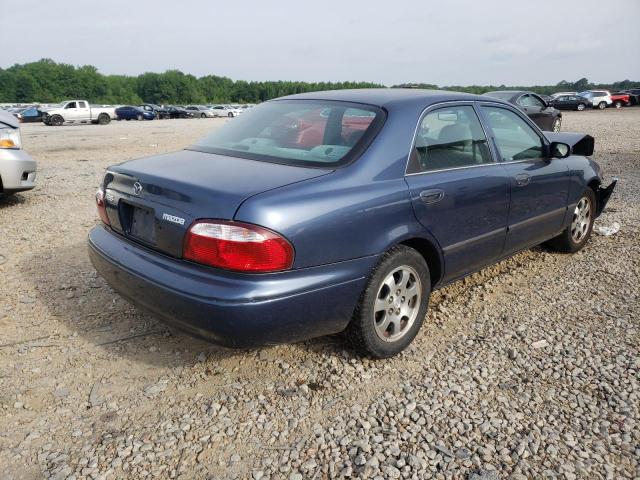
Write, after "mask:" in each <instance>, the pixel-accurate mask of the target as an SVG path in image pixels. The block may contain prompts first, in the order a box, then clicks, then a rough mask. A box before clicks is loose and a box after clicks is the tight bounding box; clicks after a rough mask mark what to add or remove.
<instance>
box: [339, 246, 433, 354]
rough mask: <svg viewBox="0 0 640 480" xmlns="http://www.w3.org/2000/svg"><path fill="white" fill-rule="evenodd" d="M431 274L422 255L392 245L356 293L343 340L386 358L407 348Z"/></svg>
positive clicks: (419, 323) (424, 307)
mask: <svg viewBox="0 0 640 480" xmlns="http://www.w3.org/2000/svg"><path fill="white" fill-rule="evenodd" d="M430 294H431V277H430V275H429V267H428V266H427V263H426V262H425V260H424V258H423V257H422V255H420V254H419V253H418V252H417V251H416V250H414V249H413V248H409V247H406V246H403V245H399V246H396V247H394V248H392V249H391V250H389V251H388V252H387V253H385V254H384V255H383V256H382V258H381V259H380V261H379V262H378V265H377V266H376V267H375V268H374V270H373V272H372V273H371V276H370V277H369V281H368V282H367V285H366V287H365V289H364V291H363V293H362V295H361V297H360V301H359V303H358V306H357V307H356V310H355V312H354V315H353V318H352V320H351V323H349V326H348V327H347V330H346V332H345V333H346V336H347V340H348V341H349V342H350V343H351V344H352V345H353V346H354V347H355V348H356V349H357V350H359V351H360V352H362V353H364V354H366V355H370V356H372V357H374V358H387V357H391V356H393V355H396V354H398V353H400V352H401V351H402V350H404V349H405V348H407V346H409V344H410V343H411V342H412V341H413V339H414V338H415V337H416V335H417V334H418V331H419V330H420V327H421V326H422V322H423V321H424V317H425V315H426V313H427V307H428V305H429V295H430Z"/></svg>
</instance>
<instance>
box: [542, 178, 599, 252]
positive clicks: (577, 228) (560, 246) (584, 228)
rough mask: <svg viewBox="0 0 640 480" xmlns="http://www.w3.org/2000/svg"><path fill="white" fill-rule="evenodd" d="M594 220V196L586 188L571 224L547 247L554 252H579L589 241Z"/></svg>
mask: <svg viewBox="0 0 640 480" xmlns="http://www.w3.org/2000/svg"><path fill="white" fill-rule="evenodd" d="M595 218H596V194H595V193H594V192H593V190H591V188H587V189H586V190H585V192H584V193H583V194H582V195H581V196H580V199H579V200H578V203H577V204H576V206H575V208H574V210H573V217H572V219H571V223H570V224H569V226H568V227H567V228H565V229H564V230H563V232H562V233H561V234H560V235H558V236H557V237H555V238H553V239H551V240H549V241H548V242H547V245H548V246H549V247H551V248H553V249H554V250H558V251H559V252H565V253H575V252H577V251H578V250H581V249H582V248H583V247H584V246H585V245H586V243H587V241H588V240H589V237H590V236H591V232H592V230H593V222H594V220H595Z"/></svg>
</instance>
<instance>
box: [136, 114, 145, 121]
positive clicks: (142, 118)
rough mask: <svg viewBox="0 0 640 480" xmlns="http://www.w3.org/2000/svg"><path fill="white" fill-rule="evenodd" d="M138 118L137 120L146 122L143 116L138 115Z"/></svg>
mask: <svg viewBox="0 0 640 480" xmlns="http://www.w3.org/2000/svg"><path fill="white" fill-rule="evenodd" d="M136 118H137V119H138V120H144V117H143V116H142V115H138V116H137V117H136Z"/></svg>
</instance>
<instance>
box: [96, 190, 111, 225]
mask: <svg viewBox="0 0 640 480" xmlns="http://www.w3.org/2000/svg"><path fill="white" fill-rule="evenodd" d="M96 205H97V206H98V215H100V220H102V222H103V223H104V224H105V225H110V223H109V217H107V206H106V205H105V203H104V190H103V189H102V188H99V189H98V191H97V192H96Z"/></svg>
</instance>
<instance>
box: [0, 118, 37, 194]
mask: <svg viewBox="0 0 640 480" xmlns="http://www.w3.org/2000/svg"><path fill="white" fill-rule="evenodd" d="M36 166H37V164H36V162H35V160H33V159H32V158H31V157H30V156H29V155H28V154H27V152H25V151H24V150H22V139H21V138H20V124H19V122H18V120H17V119H16V118H15V117H14V116H13V115H11V114H10V113H7V112H5V111H2V110H0V196H5V195H11V194H12V193H16V192H21V191H24V190H31V189H32V188H33V187H35V186H36Z"/></svg>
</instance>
